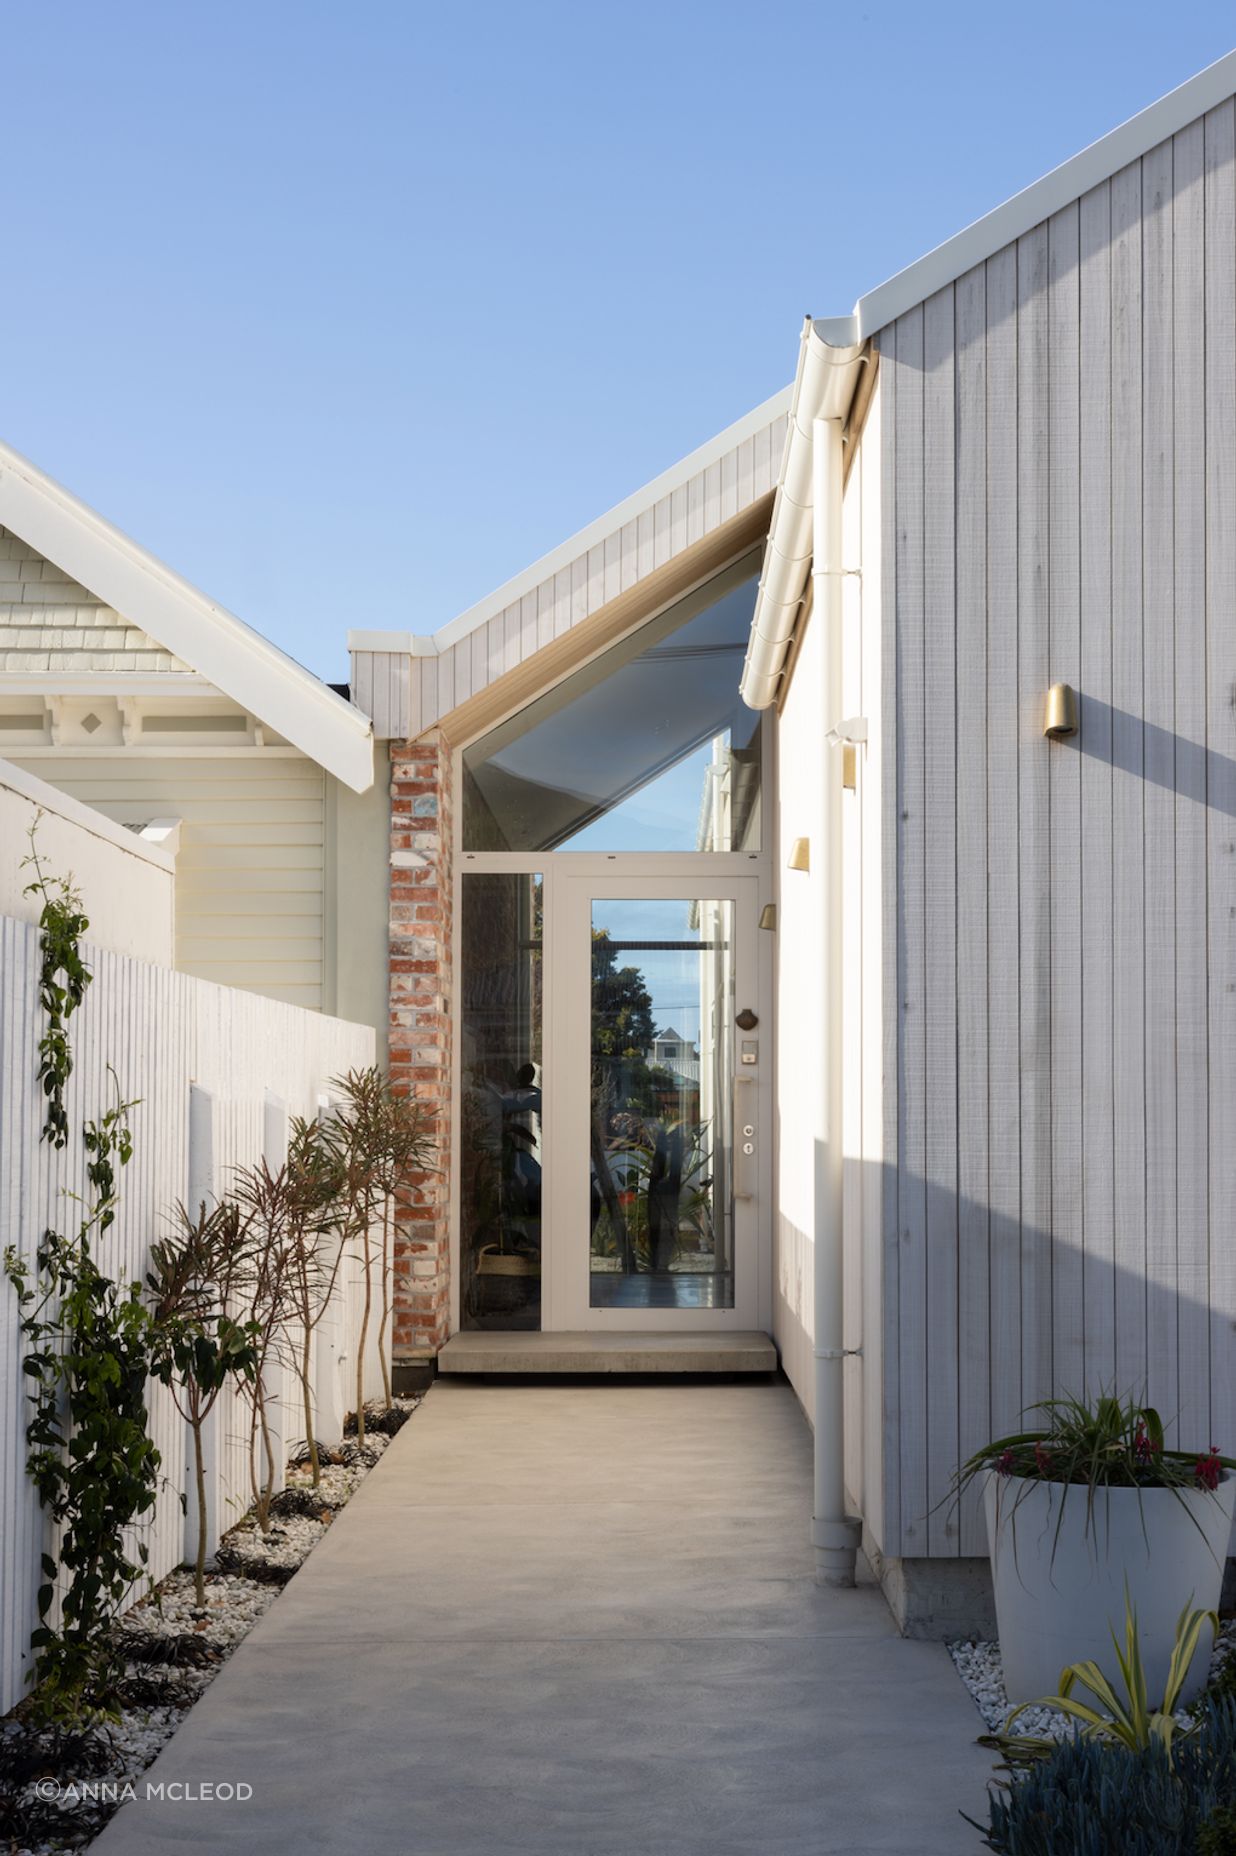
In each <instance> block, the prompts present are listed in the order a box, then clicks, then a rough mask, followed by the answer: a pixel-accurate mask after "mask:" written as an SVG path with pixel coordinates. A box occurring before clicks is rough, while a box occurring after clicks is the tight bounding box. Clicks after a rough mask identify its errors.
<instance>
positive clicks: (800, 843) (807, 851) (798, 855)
mask: <svg viewBox="0 0 1236 1856" xmlns="http://www.w3.org/2000/svg"><path fill="white" fill-rule="evenodd" d="M786 868H787V869H788V870H810V868H811V840H810V838H795V840H794V842H793V844H792V845H791V847H790V855H789V861H788V863H787V864H786Z"/></svg>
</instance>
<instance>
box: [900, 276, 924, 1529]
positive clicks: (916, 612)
mask: <svg viewBox="0 0 1236 1856" xmlns="http://www.w3.org/2000/svg"><path fill="white" fill-rule="evenodd" d="M896 336H897V364H898V366H897V400H896V421H897V426H896V430H897V454H896V479H897V503H896V508H897V523H896V530H897V570H896V583H895V593H894V598H895V602H896V603H895V615H896V637H897V658H898V683H897V720H896V729H897V817H898V841H899V849H898V878H899V894H898V902H899V906H900V910H901V918H902V934H901V941H900V949H899V960H898V966H899V973H898V1001H899V1010H900V1015H901V1043H900V1053H899V1058H900V1061H899V1065H898V1092H897V1107H898V1123H899V1128H898V1144H897V1161H898V1166H897V1203H898V1222H899V1268H898V1276H899V1282H900V1303H899V1319H900V1347H899V1355H900V1374H899V1387H898V1394H899V1409H900V1418H901V1421H900V1424H899V1426H898V1448H899V1451H900V1479H901V1550H902V1552H903V1553H907V1554H912V1555H917V1554H925V1553H926V1552H927V1093H928V1088H929V1079H928V1075H927V921H926V856H927V845H926V821H925V817H924V813H925V809H926V770H925V763H924V721H925V718H924V690H925V687H926V666H925V661H924V649H923V598H924V584H923V469H924V457H923V404H924V379H923V311H922V309H921V308H918V309H912V310H910V311H909V312H908V313H907V314H906V315H904V316H902V317H901V318H900V319H899V320H898V323H897V328H896Z"/></svg>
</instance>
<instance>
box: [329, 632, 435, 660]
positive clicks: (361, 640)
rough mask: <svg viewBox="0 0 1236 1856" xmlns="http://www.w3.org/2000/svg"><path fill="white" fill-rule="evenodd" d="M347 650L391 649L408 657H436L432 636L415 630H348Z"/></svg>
mask: <svg viewBox="0 0 1236 1856" xmlns="http://www.w3.org/2000/svg"><path fill="white" fill-rule="evenodd" d="M348 650H349V651H393V652H395V653H396V655H400V654H402V655H405V656H408V657H436V656H437V655H438V647H437V645H436V644H435V643H434V641H433V639H432V638H421V637H418V636H417V634H416V633H415V632H366V631H359V632H349V633H348Z"/></svg>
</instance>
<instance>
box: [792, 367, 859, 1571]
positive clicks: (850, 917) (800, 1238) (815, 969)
mask: <svg viewBox="0 0 1236 1856" xmlns="http://www.w3.org/2000/svg"><path fill="white" fill-rule="evenodd" d="M879 391H880V389H879V385H878V382H877V385H876V387H875V390H874V393H873V396H872V400H871V402H870V407H869V412H868V417H867V420H866V424H865V427H864V430H863V434H862V437H861V440H860V442H859V450H858V455H857V457H856V460H855V462H854V465H853V467H852V469H851V470H850V474H849V477H848V480H847V483H846V487H845V494H844V498H843V517H842V521H843V536H844V547H845V564H846V566H847V567H849V568H856V569H861V574H860V573H856V574H853V575H850V576H849V577H847V579H846V581H845V585H844V589H843V594H842V606H843V610H842V624H843V628H844V629H843V640H842V679H843V691H842V697H841V700H840V702H838V701H837V700H836V699H835V698H834V696H833V695H832V694H831V693H830V692H829V691H827V690H826V688H825V686H824V673H823V652H822V649H821V643H822V635H821V629H820V626H819V625H818V624H817V622H816V619H815V616H814V615H811V616H809V617H808V619H807V621H806V624H805V627H804V629H803V633H802V642H801V645H800V648H799V650H798V655H797V658H796V661H795V663H794V668H793V674H792V677H791V681H790V686H789V690H788V692H787V694H786V696H785V698H784V701H783V704H782V707H781V711H780V714H779V716H778V721H777V757H778V781H777V846H776V867H777V880H778V886H779V900H778V918H777V948H776V957H777V1088H776V1099H777V1153H776V1178H777V1188H776V1199H777V1218H776V1227H775V1242H774V1284H773V1329H774V1334H775V1336H776V1340H777V1344H778V1346H779V1348H780V1351H781V1359H782V1365H783V1366H784V1368H785V1372H786V1375H787V1377H788V1378H789V1380H790V1382H791V1384H792V1385H793V1387H794V1390H795V1391H796V1393H797V1394H798V1397H799V1399H800V1400H801V1402H802V1404H803V1408H804V1410H805V1411H806V1412H807V1415H808V1417H811V1416H812V1415H813V1411H812V1407H813V1392H814V1370H813V1356H812V1346H813V1339H814V1300H813V1298H814V1250H815V1244H814V1233H815V1165H816V1153H817V1143H818V1142H819V1141H820V1139H821V1133H822V1126H821V1115H820V1103H821V1100H822V1093H823V1076H822V1071H823V1064H824V1056H825V1050H826V1045H827V1038H828V1035H829V1028H828V1026H827V1024H826V1022H825V1017H824V992H823V977H824V976H823V972H822V965H821V957H820V956H821V949H822V944H823V901H824V896H823V871H822V869H821V866H820V858H819V852H820V845H821V823H822V806H823V784H824V774H825V756H826V755H828V754H831V753H835V752H839V751H840V750H838V749H833V748H829V747H827V746H826V745H825V742H824V735H825V732H826V730H827V729H828V728H829V727H830V726H831V724H832V723H833V722H834V721H839V720H841V719H842V717H844V716H851V715H865V716H866V717H867V722H868V730H869V741H868V746H867V748H866V750H865V751H864V750H862V749H860V750H859V753H858V766H857V785H856V789H855V790H854V791H853V792H849V791H847V792H845V793H843V795H842V914H843V947H844V969H845V984H844V993H845V999H844V1020H843V1023H842V1025H841V1027H840V1033H839V1035H840V1036H841V1039H842V1050H843V1128H842V1132H843V1150H844V1231H845V1345H846V1347H847V1348H853V1349H854V1350H855V1354H854V1357H853V1358H851V1359H850V1360H849V1361H848V1362H847V1366H846V1481H847V1486H848V1489H849V1493H850V1497H851V1499H852V1500H853V1501H854V1502H855V1503H856V1504H857V1505H858V1507H859V1508H860V1509H861V1512H862V1513H863V1515H864V1518H865V1520H866V1521H867V1523H868V1526H869V1528H870V1529H871V1531H872V1533H873V1535H874V1537H875V1538H876V1540H877V1541H879V1538H880V1530H881V1526H882V1513H883V1505H882V1471H881V1465H882V1460H883V1426H884V1422H885V1413H884V1406H883V1398H882V1385H881V1351H882V1350H881V1338H880V1335H881V1327H880V1324H881V1284H882V1276H883V1268H882V1245H883V1233H882V1213H883V1201H882V1190H881V1187H882V1149H883V1138H884V1136H883V1112H884V1098H883V1051H882V1035H883V1033H882V1025H883V1012H884V1005H883V985H884V956H883V940H884V933H885V929H884V922H883V915H882V886H883V874H882V867H881V841H882V833H881V685H880V679H881V654H880V526H879V524H880V423H879ZM800 838H805V839H806V840H807V841H808V844H809V846H810V855H811V868H810V870H809V871H798V870H790V869H788V868H787V864H788V860H789V857H790V854H791V850H792V848H793V845H794V843H795V840H797V839H800ZM860 1350H861V1353H860Z"/></svg>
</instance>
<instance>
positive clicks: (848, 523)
mask: <svg viewBox="0 0 1236 1856" xmlns="http://www.w3.org/2000/svg"><path fill="white" fill-rule="evenodd" d="M862 546H863V477H862V472H861V470H859V469H858V468H857V467H856V465H852V466H851V468H850V471H849V475H848V478H847V480H846V484H845V489H844V492H843V496H842V505H841V559H842V564H843V565H844V566H845V567H846V568H847V569H858V570H859V571H858V572H853V571H851V572H847V574H846V576H845V578H844V579H843V580H842V582H841V693H840V704H839V710H840V715H843V716H847V715H862V714H863V713H864V710H863V706H862V705H863V664H862V648H863V634H862V597H863V595H862V577H861V569H862ZM868 721H869V722H870V717H869V718H868ZM826 752H828V753H832V754H841V753H842V752H843V750H842V749H841V748H839V747H835V748H830V749H827V750H826ZM859 758H860V756H859V755H858V754H857V753H856V755H855V764H856V772H855V786H854V790H853V791H851V790H849V789H848V788H844V787H843V790H842V794H841V870H842V878H841V914H842V924H841V946H842V961H843V967H844V972H845V975H846V981H845V986H844V988H843V1000H842V1026H841V1030H842V1077H843V1083H842V1090H841V1119H842V1129H841V1153H842V1201H843V1202H842V1232H843V1257H842V1265H843V1292H842V1311H843V1316H844V1331H843V1336H842V1345H843V1347H845V1348H847V1349H848V1350H849V1356H848V1357H847V1359H846V1360H845V1362H844V1365H843V1372H844V1375H845V1478H846V1489H847V1491H848V1494H849V1496H850V1497H851V1498H852V1499H853V1501H854V1502H855V1504H856V1507H857V1511H858V1512H859V1513H860V1514H861V1513H863V1512H864V1511H865V1506H866V1461H865V1450H864V1435H863V1419H864V1414H863V1400H862V1392H863V1360H862V1357H861V1354H860V1349H861V1347H862V1344H863V1275H864V1268H863V1222H862V1220H863V1191H864V1183H865V1182H864V1177H863V1174H864V1153H863V1091H862V1078H863V1057H864V1053H863V1004H864V999H863V882H862V873H863V836H862V813H861V809H860V800H859V797H858V779H859V777H860V776H859V774H858V771H857V762H858V759H859ZM877 1281H878V1278H877ZM812 1312H813V1316H814V1307H813V1311H812Z"/></svg>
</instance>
